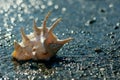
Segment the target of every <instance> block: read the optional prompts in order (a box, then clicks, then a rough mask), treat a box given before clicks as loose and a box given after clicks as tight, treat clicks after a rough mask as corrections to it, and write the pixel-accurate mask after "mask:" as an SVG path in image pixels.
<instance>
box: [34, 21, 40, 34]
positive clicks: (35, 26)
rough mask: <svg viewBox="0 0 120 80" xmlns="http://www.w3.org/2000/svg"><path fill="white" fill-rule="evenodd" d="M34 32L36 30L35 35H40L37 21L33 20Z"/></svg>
mask: <svg viewBox="0 0 120 80" xmlns="http://www.w3.org/2000/svg"><path fill="white" fill-rule="evenodd" d="M33 30H34V32H35V34H38V33H40V29H39V28H38V27H37V25H36V21H35V20H33ZM38 35H39V34H38Z"/></svg>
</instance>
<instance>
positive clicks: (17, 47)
mask: <svg viewBox="0 0 120 80" xmlns="http://www.w3.org/2000/svg"><path fill="white" fill-rule="evenodd" d="M14 48H15V51H19V50H20V49H21V48H22V47H21V46H20V45H19V44H18V43H17V41H14Z"/></svg>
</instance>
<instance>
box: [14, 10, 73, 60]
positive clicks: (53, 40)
mask: <svg viewBox="0 0 120 80" xmlns="http://www.w3.org/2000/svg"><path fill="white" fill-rule="evenodd" d="M49 16H50V12H48V14H47V15H46V17H45V19H44V21H43V25H42V27H37V25H36V22H35V20H34V26H33V30H34V32H33V33H31V34H29V35H26V34H25V33H24V29H23V28H21V30H20V32H21V36H22V42H20V43H18V42H16V41H14V51H13V53H12V56H13V58H16V59H17V60H30V59H33V60H39V59H40V60H49V59H50V58H51V57H53V56H55V55H56V53H57V51H58V50H59V49H60V48H61V47H62V46H63V45H64V44H65V43H68V42H69V41H70V40H72V38H67V39H64V40H59V39H58V38H57V36H56V35H55V34H54V33H53V30H54V28H55V27H56V25H57V24H58V23H59V22H60V21H61V18H59V19H57V20H56V21H55V22H54V23H53V25H52V26H51V27H50V28H47V27H46V21H47V20H48V17H49Z"/></svg>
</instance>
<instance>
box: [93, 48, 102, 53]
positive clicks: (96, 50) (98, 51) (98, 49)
mask: <svg viewBox="0 0 120 80" xmlns="http://www.w3.org/2000/svg"><path fill="white" fill-rule="evenodd" d="M94 51H95V52H97V53H100V52H102V50H101V49H100V48H95V49H94Z"/></svg>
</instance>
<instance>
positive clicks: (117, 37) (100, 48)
mask: <svg viewBox="0 0 120 80" xmlns="http://www.w3.org/2000/svg"><path fill="white" fill-rule="evenodd" d="M0 4H1V5H0V21H1V22H0V79H2V78H6V79H11V80H13V79H24V80H36V79H41V80H43V79H48V80H51V79H52V80H57V79H61V80H62V79H65V80H70V79H71V80H77V79H80V80H85V79H87V80H90V79H91V80H94V79H97V80H99V79H100V80H103V79H104V80H106V79H108V80H118V79H120V8H119V7H120V1H119V0H49V1H47V0H36V1H35V0H28V1H25V0H1V1H0ZM48 11H52V15H51V17H50V18H49V21H48V23H47V25H51V24H52V23H53V22H54V21H55V20H56V19H57V18H59V17H62V18H63V19H62V22H61V23H60V24H59V25H58V26H57V27H56V29H55V30H54V32H55V34H56V35H57V36H58V37H59V38H60V39H61V38H62V39H63V38H67V37H69V36H71V37H73V38H74V40H73V41H72V42H70V43H69V44H66V45H65V46H64V47H63V48H62V49H61V50H60V51H59V52H58V55H57V57H56V58H53V59H52V60H51V61H48V62H45V61H37V62H36V61H27V62H17V61H15V60H12V57H11V53H12V51H13V41H14V39H16V40H18V41H21V35H20V32H19V30H20V28H21V27H22V26H24V29H25V32H26V33H30V32H32V26H33V19H35V20H36V21H37V25H39V26H40V25H41V23H42V21H43V19H44V17H45V15H46V14H47V12H48Z"/></svg>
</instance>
